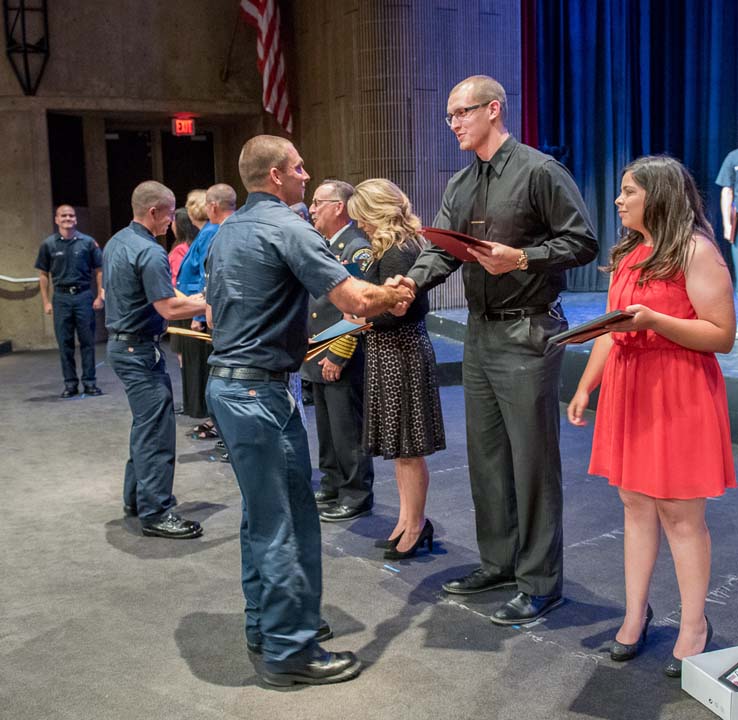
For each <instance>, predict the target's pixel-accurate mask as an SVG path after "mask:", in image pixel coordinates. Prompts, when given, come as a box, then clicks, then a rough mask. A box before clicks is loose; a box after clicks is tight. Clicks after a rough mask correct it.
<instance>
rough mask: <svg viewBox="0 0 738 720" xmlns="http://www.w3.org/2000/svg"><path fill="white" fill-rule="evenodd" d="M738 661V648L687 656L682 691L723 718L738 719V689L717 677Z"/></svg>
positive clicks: (683, 667)
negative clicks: (730, 686) (733, 688)
mask: <svg viewBox="0 0 738 720" xmlns="http://www.w3.org/2000/svg"><path fill="white" fill-rule="evenodd" d="M736 663H738V647H732V648H725V650H715V651H714V652H708V653H702V655H693V656H692V657H688V658H684V660H683V662H682V690H684V691H685V692H688V693H689V694H690V695H691V696H692V697H693V698H694V699H695V700H699V701H700V702H701V703H702V704H703V705H704V706H705V707H706V708H708V709H710V710H712V711H713V712H714V713H715V714H716V715H718V716H719V717H721V718H722V719H723V720H738V692H736V691H735V690H731V689H730V688H729V687H728V686H727V685H724V684H723V683H722V682H720V680H718V678H719V677H720V676H721V675H722V674H723V673H724V672H726V670H729V669H730V668H731V667H733V665H735V664H736Z"/></svg>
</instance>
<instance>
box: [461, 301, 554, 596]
mask: <svg viewBox="0 0 738 720" xmlns="http://www.w3.org/2000/svg"><path fill="white" fill-rule="evenodd" d="M551 312H552V314H551V315H549V314H547V313H541V314H537V315H533V316H531V317H526V318H520V319H518V320H505V321H500V320H497V321H487V320H481V319H479V318H474V317H472V316H469V322H468V325H467V334H466V340H465V344H464V362H463V374H464V398H465V405H466V431H467V450H468V454H469V477H470V480H471V490H472V499H473V501H474V512H475V516H476V525H477V543H478V545H479V553H480V556H481V561H482V567H483V568H484V569H485V570H488V571H490V572H495V573H502V574H504V575H508V576H510V577H515V578H516V579H517V585H518V590H520V591H521V592H525V593H528V594H530V595H557V594H559V593H560V592H561V587H562V581H563V534H562V511H563V500H562V488H561V457H560V454H559V374H560V371H561V361H562V358H563V354H564V350H563V348H558V347H554V346H550V345H548V338H549V337H551V336H552V335H555V334H556V333H559V332H563V331H564V330H566V328H567V323H566V320H565V319H564V318H563V316H561V317H559V316H558V314H557V313H556V312H555V311H551Z"/></svg>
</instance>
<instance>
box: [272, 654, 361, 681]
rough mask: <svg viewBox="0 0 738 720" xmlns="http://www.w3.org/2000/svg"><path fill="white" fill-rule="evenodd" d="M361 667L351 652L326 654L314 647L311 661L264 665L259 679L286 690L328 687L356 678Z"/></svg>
mask: <svg viewBox="0 0 738 720" xmlns="http://www.w3.org/2000/svg"><path fill="white" fill-rule="evenodd" d="M360 672H361V663H360V662H359V660H358V659H357V657H356V655H354V654H353V653H352V652H337V653H333V652H327V651H326V650H323V648H322V647H320V645H316V646H315V649H314V650H313V654H312V657H310V658H309V659H308V660H306V661H305V662H304V663H302V664H292V663H285V664H282V663H280V664H279V665H278V666H277V664H275V663H264V668H263V670H262V673H263V674H262V678H263V680H264V682H265V683H268V684H269V685H276V686H279V687H288V686H290V685H295V684H297V683H302V684H305V685H328V684H329V683H338V682H344V681H345V680H351V679H352V678H355V677H356V676H357V675H358V674H359V673H360Z"/></svg>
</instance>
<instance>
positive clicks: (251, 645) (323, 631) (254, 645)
mask: <svg viewBox="0 0 738 720" xmlns="http://www.w3.org/2000/svg"><path fill="white" fill-rule="evenodd" d="M332 637H333V630H332V629H331V626H330V625H329V624H328V623H327V622H326V621H325V620H323V618H320V627H318V634H317V635H316V636H315V642H316V643H318V644H320V643H322V642H325V641H326V640H330V639H331V638H332ZM246 647H247V648H248V650H249V652H252V653H256V654H257V655H260V654H261V642H252V641H251V640H249V639H248V638H246Z"/></svg>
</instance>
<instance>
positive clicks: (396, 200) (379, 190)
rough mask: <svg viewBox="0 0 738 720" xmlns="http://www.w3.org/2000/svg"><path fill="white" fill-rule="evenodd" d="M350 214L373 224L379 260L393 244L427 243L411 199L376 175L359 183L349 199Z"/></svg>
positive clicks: (374, 249) (374, 254) (375, 255)
mask: <svg viewBox="0 0 738 720" xmlns="http://www.w3.org/2000/svg"><path fill="white" fill-rule="evenodd" d="M347 204H348V212H349V215H350V216H351V217H352V218H353V219H354V220H356V221H358V222H361V223H366V224H369V225H373V226H374V228H375V231H374V232H373V233H372V236H371V237H370V238H369V240H370V242H371V246H372V257H373V258H374V259H375V260H379V258H381V257H382V256H383V255H384V254H385V253H386V252H387V250H389V249H390V248H391V247H392V246H393V245H397V246H405V245H408V244H409V245H414V246H415V247H417V248H418V249H422V248H423V247H424V246H425V241H424V240H423V237H422V235H421V234H420V230H421V228H422V224H421V222H420V218H419V217H418V216H417V215H415V214H414V213H413V206H412V205H411V204H410V200H409V198H408V196H407V195H405V193H404V192H402V190H400V188H398V187H397V185H395V184H394V183H393V182H390V181H389V180H385V179H384V178H374V179H372V180H364V182H360V183H359V184H358V185H357V186H356V188H355V190H354V194H353V195H352V196H351V197H350V198H349V199H348V203H347Z"/></svg>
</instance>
